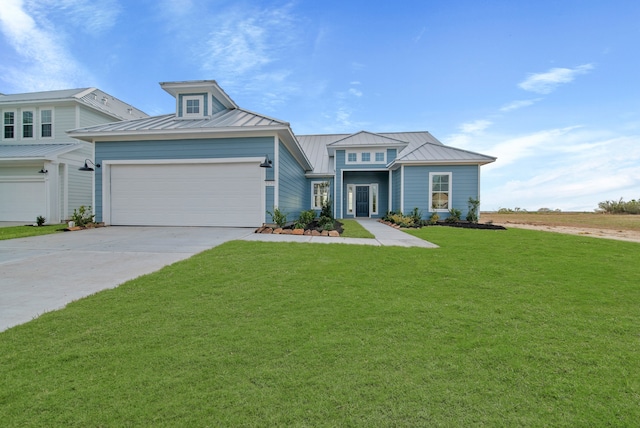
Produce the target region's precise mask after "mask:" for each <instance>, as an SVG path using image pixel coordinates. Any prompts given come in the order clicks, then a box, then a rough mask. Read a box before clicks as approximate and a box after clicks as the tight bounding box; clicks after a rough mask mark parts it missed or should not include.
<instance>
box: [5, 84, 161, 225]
mask: <svg viewBox="0 0 640 428" xmlns="http://www.w3.org/2000/svg"><path fill="white" fill-rule="evenodd" d="M146 117H148V116H147V114H146V113H144V112H142V111H140V110H138V109H137V108H135V107H133V106H131V105H130V104H127V103H125V102H123V101H121V100H119V99H117V98H114V97H112V96H111V95H109V94H107V93H105V92H103V91H101V90H99V89H97V88H82V89H67V90H59V91H46V92H31V93H24V94H12V95H4V94H0V120H1V121H2V122H1V125H2V130H1V131H0V221H20V222H22V221H24V222H27V223H33V222H35V220H36V217H38V216H43V217H45V218H46V221H47V223H59V222H61V221H64V220H66V219H68V218H69V216H70V214H72V213H73V210H74V209H76V208H78V207H80V206H81V205H85V206H89V205H92V204H93V201H92V188H93V176H94V175H93V174H89V173H86V172H82V171H79V170H78V168H80V167H82V166H83V165H84V163H85V160H87V159H88V160H90V161H91V162H93V160H94V148H93V144H91V143H87V142H82V141H78V140H76V139H73V138H71V137H69V136H68V135H67V133H66V131H68V130H70V129H76V128H82V127H87V126H93V125H99V124H103V123H110V122H115V121H122V120H130V119H141V118H146ZM91 162H89V163H88V165H89V166H91Z"/></svg>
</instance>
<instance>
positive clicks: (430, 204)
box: [429, 172, 453, 213]
mask: <svg viewBox="0 0 640 428" xmlns="http://www.w3.org/2000/svg"><path fill="white" fill-rule="evenodd" d="M434 175H448V176H449V198H448V202H447V206H448V207H449V208H447V209H444V208H438V209H434V208H433V176H434ZM452 200H453V173H451V172H430V173H429V212H439V213H447V212H449V210H450V209H451V208H452V206H451V201H452Z"/></svg>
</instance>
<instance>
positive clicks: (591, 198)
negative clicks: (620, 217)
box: [483, 127, 640, 211]
mask: <svg viewBox="0 0 640 428" xmlns="http://www.w3.org/2000/svg"><path fill="white" fill-rule="evenodd" d="M639 138H640V135H613V134H612V133H611V132H607V131H598V130H590V129H586V128H583V127H569V128H562V129H551V130H545V131H539V132H536V133H534V134H531V135H526V136H520V137H515V138H511V139H508V140H507V141H505V142H504V143H501V144H498V145H495V146H494V147H493V148H491V149H489V151H488V153H490V154H492V155H495V156H498V161H497V162H496V163H495V164H489V165H487V166H484V167H483V187H484V188H485V190H484V191H483V209H486V210H491V209H498V208H501V207H508V208H514V207H521V208H525V209H528V210H537V209H538V208H541V207H547V208H553V209H556V208H559V209H562V210H565V211H566V210H574V211H575V210H588V211H590V210H593V209H595V208H597V204H598V202H601V201H603V200H607V199H617V198H620V197H624V198H625V199H632V198H638V196H639V195H638V189H639V188H640V168H638V164H640V147H638V145H637V141H638V139H639ZM494 165H495V166H494Z"/></svg>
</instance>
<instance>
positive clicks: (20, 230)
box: [0, 224, 67, 240]
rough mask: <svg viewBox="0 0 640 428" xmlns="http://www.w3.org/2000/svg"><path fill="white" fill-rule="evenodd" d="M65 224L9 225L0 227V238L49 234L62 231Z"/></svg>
mask: <svg viewBox="0 0 640 428" xmlns="http://www.w3.org/2000/svg"><path fill="white" fill-rule="evenodd" d="M66 227H67V226H66V225H64V224H52V225H49V226H39V227H35V226H11V227H0V240H3V239H15V238H26V237H29V236H39V235H49V234H51V233H56V232H62V231H64V229H65V228H66Z"/></svg>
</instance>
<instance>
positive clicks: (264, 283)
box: [0, 227, 640, 427]
mask: <svg viewBox="0 0 640 428" xmlns="http://www.w3.org/2000/svg"><path fill="white" fill-rule="evenodd" d="M412 233H413V234H414V235H417V236H419V237H423V238H425V239H427V240H429V241H431V242H434V243H436V244H438V245H439V246H440V248H439V249H437V250H434V249H429V250H425V249H421V248H394V247H369V246H355V245H341V244H334V245H317V244H298V243H265V242H230V243H227V244H224V245H222V246H220V247H217V248H214V249H212V250H209V251H206V252H204V253H201V254H199V255H196V256H194V257H192V258H191V259H189V260H185V261H183V262H179V263H176V264H174V265H172V266H169V267H166V268H164V269H162V270H161V271H159V272H156V273H154V274H151V275H147V276H143V277H140V278H138V279H136V280H133V281H130V282H128V283H126V284H124V285H122V286H120V287H118V288H116V289H111V290H106V291H103V292H100V293H98V294H96V295H94V296H91V297H88V298H86V299H82V300H80V301H77V302H74V303H72V304H70V305H69V306H68V307H67V308H66V309H64V310H61V311H57V312H52V313H48V314H45V315H43V316H41V317H40V318H38V319H36V320H34V321H32V322H30V323H27V324H24V325H21V326H17V327H14V328H12V329H9V330H7V331H5V332H3V333H0V379H2V387H1V388H0V420H2V421H3V424H4V425H6V426H21V427H25V426H363V427H371V426H603V425H615V426H634V425H636V424H637V421H638V420H640V358H638V355H640V318H639V317H638V314H639V313H640V287H639V286H638V271H637V268H638V266H639V265H640V247H639V246H638V244H634V243H627V242H618V241H609V240H599V239H593V238H587V237H577V236H568V235H560V234H551V233H545V232H535V231H529V230H508V231H484V230H465V229H455V228H436V227H430V228H424V229H420V230H415V231H412Z"/></svg>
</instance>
